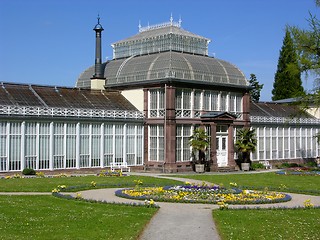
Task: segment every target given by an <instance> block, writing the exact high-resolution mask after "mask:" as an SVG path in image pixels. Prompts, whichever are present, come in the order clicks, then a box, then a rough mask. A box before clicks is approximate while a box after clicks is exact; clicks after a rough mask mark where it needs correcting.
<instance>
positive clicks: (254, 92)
mask: <svg viewBox="0 0 320 240" xmlns="http://www.w3.org/2000/svg"><path fill="white" fill-rule="evenodd" d="M249 84H250V87H252V89H251V90H250V96H251V101H253V102H259V100H260V92H261V90H262V88H263V85H264V84H259V82H258V80H257V77H256V75H254V74H253V73H251V74H250V79H249Z"/></svg>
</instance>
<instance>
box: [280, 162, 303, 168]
mask: <svg viewBox="0 0 320 240" xmlns="http://www.w3.org/2000/svg"><path fill="white" fill-rule="evenodd" d="M294 167H301V165H299V164H297V163H287V162H284V163H281V165H280V166H279V168H294Z"/></svg>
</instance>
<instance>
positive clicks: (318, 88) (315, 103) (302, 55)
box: [289, 0, 320, 143]
mask: <svg viewBox="0 0 320 240" xmlns="http://www.w3.org/2000/svg"><path fill="white" fill-rule="evenodd" d="M315 4H316V6H317V7H320V0H315ZM309 15H310V17H309V19H308V22H309V29H307V30H305V29H300V28H298V27H295V26H293V27H292V26H291V27H289V29H290V31H291V33H292V36H293V42H294V45H295V47H296V49H297V53H298V57H299V58H298V60H299V64H300V69H301V71H302V72H304V73H306V75H307V76H309V75H313V76H314V77H315V78H314V88H313V89H312V90H311V91H310V92H309V93H308V94H307V95H306V96H305V97H304V98H302V99H301V106H302V108H303V109H308V108H310V107H313V108H315V109H318V110H319V108H320V20H319V19H318V18H317V17H316V16H314V15H312V14H311V13H309ZM317 138H318V142H319V143H320V133H319V134H318V135H317Z"/></svg>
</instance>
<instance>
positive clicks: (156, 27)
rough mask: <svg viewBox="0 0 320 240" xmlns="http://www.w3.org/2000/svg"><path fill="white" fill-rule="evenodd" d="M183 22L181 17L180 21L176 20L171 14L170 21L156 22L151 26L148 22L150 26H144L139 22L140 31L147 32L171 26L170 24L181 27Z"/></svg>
mask: <svg viewBox="0 0 320 240" xmlns="http://www.w3.org/2000/svg"><path fill="white" fill-rule="evenodd" d="M181 23H182V21H181V18H180V19H179V22H174V21H173V18H172V16H171V18H170V21H169V22H164V23H159V24H154V25H151V26H150V25H149V24H148V26H146V27H142V26H141V24H140V23H139V32H145V31H149V30H153V29H158V28H163V27H169V26H174V27H178V28H181Z"/></svg>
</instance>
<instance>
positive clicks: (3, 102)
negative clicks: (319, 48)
mask: <svg viewBox="0 0 320 240" xmlns="http://www.w3.org/2000/svg"><path fill="white" fill-rule="evenodd" d="M94 30H95V33H96V58H95V64H94V65H93V66H92V67H89V68H88V69H86V70H84V71H83V73H81V74H80V76H79V78H78V79H77V81H76V86H75V87H74V88H64V87H52V86H38V85H26V84H15V83H4V82H3V83H1V88H0V172H9V171H22V170H23V169H24V168H27V167H28V168H34V169H36V170H51V171H52V170H62V169H63V170H65V169H93V168H94V169H98V170H99V169H101V168H109V167H111V166H112V165H114V164H119V165H123V166H129V167H130V168H131V170H146V171H160V172H185V171H192V169H193V164H192V163H193V155H192V151H191V148H190V146H189V138H190V136H191V135H192V133H193V131H194V129H196V128H198V127H200V126H201V127H203V128H204V129H205V130H206V132H207V134H208V136H209V140H210V145H209V147H208V148H207V151H206V153H207V154H206V160H207V162H208V164H209V167H210V169H209V170H210V171H219V170H224V171H226V170H227V171H233V170H235V169H237V164H236V161H235V159H236V158H237V155H236V153H235V149H234V141H235V136H236V131H237V129H239V128H243V127H252V128H254V129H256V133H257V139H258V146H257V151H256V152H255V153H254V154H253V155H252V159H253V160H254V161H259V162H264V163H266V164H268V165H274V164H276V163H279V162H281V161H286V162H302V161H306V160H312V159H315V158H316V157H317V156H320V148H319V145H318V144H317V139H316V138H315V137H314V136H315V135H316V134H317V133H318V132H319V131H320V120H319V119H317V118H316V117H314V116H312V115H311V114H307V113H306V114H305V115H304V116H303V117H299V118H297V117H293V116H295V113H297V112H298V111H299V109H298V108H297V107H296V106H292V105H288V104H285V103H275V102H270V103H262V102H260V103H253V102H251V101H250V95H249V90H250V87H249V85H248V81H247V80H246V77H245V76H244V74H243V73H242V72H241V70H240V69H239V68H237V67H236V66H235V65H233V64H232V63H230V62H227V61H224V60H221V59H217V58H214V57H211V56H209V55H208V44H209V43H210V40H209V39H207V38H205V37H202V36H199V35H196V34H194V33H191V32H188V31H186V30H184V29H183V28H182V27H181V21H179V22H174V21H173V19H172V18H171V19H170V21H169V22H166V23H163V24H158V25H153V26H148V27H144V28H143V27H140V26H139V32H138V33H137V34H136V35H134V36H132V37H129V38H127V39H124V40H120V41H118V42H115V43H113V44H112V48H113V59H112V60H109V61H106V62H102V61H101V59H102V57H101V56H102V54H101V42H102V39H101V35H102V31H103V30H104V29H103V28H102V26H101V25H100V22H99V21H98V24H97V25H96V26H95V28H94Z"/></svg>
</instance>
